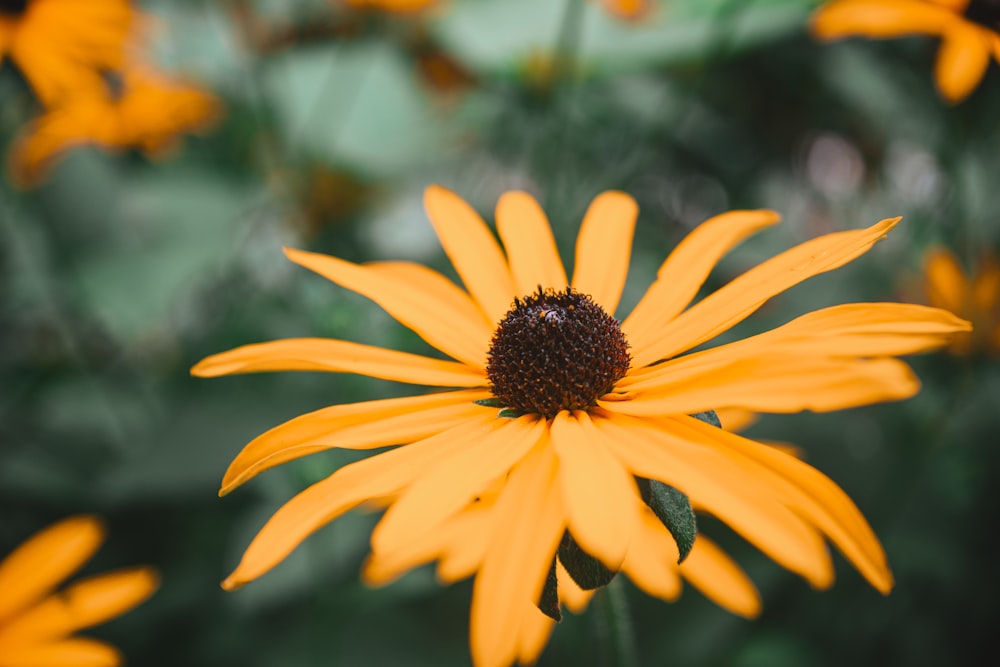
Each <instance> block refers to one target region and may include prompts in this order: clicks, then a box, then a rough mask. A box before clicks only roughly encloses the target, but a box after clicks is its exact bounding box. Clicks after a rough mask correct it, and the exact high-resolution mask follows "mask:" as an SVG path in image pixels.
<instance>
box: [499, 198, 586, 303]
mask: <svg viewBox="0 0 1000 667" xmlns="http://www.w3.org/2000/svg"><path fill="white" fill-rule="evenodd" d="M497 232H498V233H499V234H500V239H501V240H502V241H503V245H504V248H506V250H507V261H508V263H509V264H510V272H511V276H512V277H513V279H514V289H515V290H517V294H518V296H526V295H528V294H531V293H533V292H534V291H535V290H536V289H537V288H538V287H539V286H541V287H543V288H546V287H552V288H555V289H563V288H565V287H566V286H567V285H569V281H568V280H567V279H566V270H565V269H564V268H563V263H562V260H561V259H560V258H559V250H558V248H556V240H555V238H553V236H552V229H551V228H550V227H549V221H548V219H547V218H546V217H545V212H544V211H542V209H541V207H540V206H539V205H538V202H536V201H535V199H534V197H532V196H531V195H529V194H528V193H527V192H505V193H504V194H503V195H501V197H500V200H499V201H498V202H497Z"/></svg>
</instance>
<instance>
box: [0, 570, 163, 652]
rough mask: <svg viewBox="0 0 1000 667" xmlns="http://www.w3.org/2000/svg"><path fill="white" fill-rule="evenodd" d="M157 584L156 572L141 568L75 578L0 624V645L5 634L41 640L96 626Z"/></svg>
mask: <svg viewBox="0 0 1000 667" xmlns="http://www.w3.org/2000/svg"><path fill="white" fill-rule="evenodd" d="M158 583H159V582H158V578H157V576H156V574H155V573H154V572H153V571H152V570H151V569H149V568H145V567H143V568H134V569H130V570H121V571H118V572H112V573H109V574H102V575H99V576H95V577H91V578H89V579H84V580H81V581H78V582H76V583H74V584H73V585H72V586H69V587H67V588H65V589H64V590H62V591H60V592H59V594H58V595H51V596H49V597H47V598H45V599H44V600H42V601H41V602H40V603H38V604H36V605H35V606H33V607H31V608H30V609H28V610H26V611H25V612H23V613H22V614H19V615H18V616H17V617H16V618H14V619H12V620H11V621H10V622H9V623H7V624H5V625H3V626H0V645H2V643H3V641H4V639H5V638H6V637H14V638H16V641H17V642H19V643H20V642H24V641H26V640H31V641H32V642H33V643H44V642H45V641H51V640H54V639H58V638H59V637H64V636H66V635H69V634H72V633H74V632H76V631H77V630H81V629H83V628H89V627H91V626H94V625H98V624H99V623H103V622H104V621H107V620H108V619H110V618H114V617H115V616H118V615H120V614H122V613H124V612H125V611H128V610H129V609H131V608H132V607H135V606H136V605H138V604H139V603H140V602H142V601H143V600H145V599H146V598H148V597H149V596H150V595H152V594H153V591H155V590H156V587H157V586H158ZM2 653H3V651H2V650H0V654H2Z"/></svg>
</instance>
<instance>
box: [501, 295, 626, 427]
mask: <svg viewBox="0 0 1000 667" xmlns="http://www.w3.org/2000/svg"><path fill="white" fill-rule="evenodd" d="M630 361H631V357H630V355H629V352H628V342H627V341H626V340H625V335H624V334H623V333H622V330H621V325H619V323H618V320H616V319H615V318H613V317H612V316H610V315H608V314H607V313H606V312H604V309H603V308H601V307H600V306H599V305H597V304H596V303H594V301H593V300H592V299H591V298H590V297H589V296H587V295H586V294H580V293H579V292H575V291H574V290H573V288H571V287H567V288H566V289H565V290H562V291H559V292H557V291H555V290H552V289H548V290H543V289H542V288H541V287H539V288H538V291H537V292H535V293H534V294H531V295H528V296H526V297H524V298H523V299H514V306H513V307H512V308H511V309H510V310H509V311H508V312H507V314H506V315H505V316H504V318H503V319H502V320H501V321H500V325H499V326H498V327H497V330H496V332H495V333H494V334H493V342H492V343H491V344H490V351H489V357H488V362H487V365H486V374H487V375H488V376H489V379H490V384H491V389H492V391H493V394H494V395H495V396H496V397H497V398H498V399H499V400H500V402H501V403H502V404H503V405H504V406H505V407H509V408H513V409H515V410H518V411H520V412H533V413H536V414H540V415H543V416H544V417H547V418H551V417H554V416H555V415H556V413H558V412H559V411H560V410H584V409H587V408H589V407H591V406H593V405H594V404H595V402H596V401H597V399H598V398H600V397H601V396H603V395H604V394H606V393H607V392H609V391H610V390H611V389H612V388H613V387H614V385H615V382H617V381H618V380H620V379H621V378H623V377H625V374H626V373H627V372H628V367H629V362H630Z"/></svg>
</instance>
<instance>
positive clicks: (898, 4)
mask: <svg viewBox="0 0 1000 667" xmlns="http://www.w3.org/2000/svg"><path fill="white" fill-rule="evenodd" d="M812 30H813V33H814V34H815V35H816V36H818V37H821V38H824V39H838V38H841V37H847V36H850V35H866V36H868V37H873V38H876V39H877V38H883V37H899V36H902V35H912V34H922V35H934V36H936V37H940V38H941V48H940V49H939V50H938V56H937V64H936V66H935V78H936V79H937V86H938V90H939V91H940V93H941V95H942V96H943V97H944V98H945V99H946V100H948V101H949V102H952V103H955V102H960V101H962V100H963V99H965V98H966V97H967V96H968V95H969V93H971V92H972V90H973V88H975V87H976V84H978V83H979V81H980V80H981V79H982V78H983V75H984V74H985V73H986V68H987V67H988V66H989V62H990V54H992V55H993V58H994V59H996V60H997V61H998V62H1000V4H998V3H997V2H996V1H995V0H832V1H831V2H828V3H826V4H825V5H823V6H822V7H820V8H819V9H818V10H817V11H816V13H815V14H814V15H813V18H812Z"/></svg>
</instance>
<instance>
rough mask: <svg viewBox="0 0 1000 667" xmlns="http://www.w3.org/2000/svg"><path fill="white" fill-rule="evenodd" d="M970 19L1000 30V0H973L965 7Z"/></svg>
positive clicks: (966, 14)
mask: <svg viewBox="0 0 1000 667" xmlns="http://www.w3.org/2000/svg"><path fill="white" fill-rule="evenodd" d="M965 17H966V18H967V19H969V20H970V21H973V22H975V23H979V24H980V25H984V26H986V27H987V28H992V29H993V30H1000V0H972V2H970V3H969V6H968V7H966V8H965Z"/></svg>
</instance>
